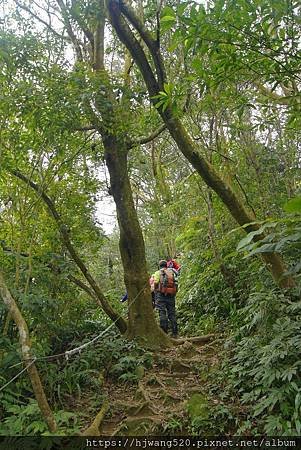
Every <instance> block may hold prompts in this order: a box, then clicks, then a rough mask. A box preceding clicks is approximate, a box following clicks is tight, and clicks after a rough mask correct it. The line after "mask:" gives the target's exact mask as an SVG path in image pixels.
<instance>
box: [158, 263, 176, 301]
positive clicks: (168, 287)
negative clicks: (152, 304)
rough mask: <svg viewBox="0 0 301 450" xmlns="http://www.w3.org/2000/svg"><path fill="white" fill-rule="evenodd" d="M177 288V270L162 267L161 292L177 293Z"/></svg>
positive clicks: (166, 293) (165, 293) (167, 293)
mask: <svg viewBox="0 0 301 450" xmlns="http://www.w3.org/2000/svg"><path fill="white" fill-rule="evenodd" d="M177 290H178V286H177V281H176V275H175V272H174V271H173V270H172V269H161V270H160V283H159V292H160V293H161V294H164V295H176V293H177Z"/></svg>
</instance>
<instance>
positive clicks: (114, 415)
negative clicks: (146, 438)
mask: <svg viewBox="0 0 301 450" xmlns="http://www.w3.org/2000/svg"><path fill="white" fill-rule="evenodd" d="M217 364H218V357H217V347H216V346H214V345H213V344H196V343H193V344H192V343H191V342H185V343H184V344H182V345H179V346H177V347H174V348H172V349H169V350H165V351H161V352H160V353H156V354H154V364H153V367H152V368H151V369H149V370H148V371H146V372H145V374H142V376H141V379H140V381H139V383H138V385H134V386H133V385H129V384H126V383H124V384H121V383H120V382H118V383H117V382H112V381H106V382H105V385H104V386H103V387H104V389H105V390H106V392H107V398H108V401H109V405H110V406H109V409H108V411H107V413H106V415H105V418H104V420H103V422H102V424H101V425H100V427H99V435H102V436H114V435H127V436H133V435H134V436H135V435H162V434H176V433H177V432H178V433H183V431H185V430H183V428H181V427H182V426H183V423H185V421H186V422H187V420H185V419H187V414H188V410H189V405H190V404H191V402H193V399H196V400H197V401H198V402H199V401H200V400H201V401H202V398H203V397H204V395H205V394H206V379H207V375H208V372H209V371H211V370H214V368H215V367H216V365H217Z"/></svg>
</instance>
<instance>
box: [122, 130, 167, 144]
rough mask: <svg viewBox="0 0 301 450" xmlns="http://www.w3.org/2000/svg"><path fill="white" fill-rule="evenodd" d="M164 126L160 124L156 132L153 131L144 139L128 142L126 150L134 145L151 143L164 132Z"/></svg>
mask: <svg viewBox="0 0 301 450" xmlns="http://www.w3.org/2000/svg"><path fill="white" fill-rule="evenodd" d="M166 128H167V127H166V125H165V124H162V125H161V126H160V127H159V128H157V130H155V131H153V132H152V133H151V134H150V135H149V136H146V137H142V138H140V139H138V140H137V141H132V142H129V144H128V149H130V148H133V147H135V146H136V145H143V144H147V143H148V142H151V141H153V140H154V139H156V137H158V136H160V134H161V133H162V132H163V131H164V130H166Z"/></svg>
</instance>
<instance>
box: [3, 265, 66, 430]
mask: <svg viewBox="0 0 301 450" xmlns="http://www.w3.org/2000/svg"><path fill="white" fill-rule="evenodd" d="M0 295H1V297H2V298H3V301H4V303H5V305H6V306H7V308H8V310H9V312H10V314H11V317H12V319H13V320H14V322H15V324H16V325H17V328H18V331H19V337H20V345H21V352H22V357H23V361H24V364H25V365H26V366H27V365H28V368H27V372H28V375H29V378H30V381H31V384H32V388H33V392H34V395H35V398H36V400H37V403H38V405H39V408H40V410H41V413H42V416H43V418H44V420H45V421H46V423H47V425H48V428H49V430H50V431H51V432H52V433H54V432H55V431H56V428H57V427H56V422H55V419H54V416H53V413H52V411H51V409H50V406H49V404H48V401H47V398H46V395H45V392H44V388H43V385H42V382H41V379H40V376H39V372H38V371H37V368H36V366H35V364H34V363H32V361H33V356H32V354H31V342H30V338H29V331H28V327H27V324H26V322H25V320H24V318H23V316H22V314H21V311H20V310H19V308H18V305H17V304H16V302H15V300H14V299H13V297H12V296H11V293H10V292H9V290H8V288H7V286H6V283H5V281H4V278H3V275H2V273H1V272H0ZM29 364H30V365H29Z"/></svg>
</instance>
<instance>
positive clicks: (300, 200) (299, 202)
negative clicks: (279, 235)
mask: <svg viewBox="0 0 301 450" xmlns="http://www.w3.org/2000/svg"><path fill="white" fill-rule="evenodd" d="M283 209H284V211H286V212H288V213H299V214H300V213H301V197H295V198H292V199H291V200H289V201H288V202H287V203H285V205H284V206H283Z"/></svg>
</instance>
